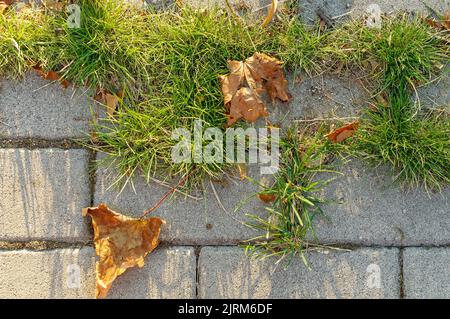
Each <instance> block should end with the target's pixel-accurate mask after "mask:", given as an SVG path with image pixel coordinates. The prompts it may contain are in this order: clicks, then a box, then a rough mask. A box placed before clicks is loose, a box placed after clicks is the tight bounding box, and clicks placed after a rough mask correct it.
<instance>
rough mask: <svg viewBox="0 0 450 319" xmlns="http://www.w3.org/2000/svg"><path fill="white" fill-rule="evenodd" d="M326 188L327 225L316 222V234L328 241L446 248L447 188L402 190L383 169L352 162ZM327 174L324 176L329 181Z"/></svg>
mask: <svg viewBox="0 0 450 319" xmlns="http://www.w3.org/2000/svg"><path fill="white" fill-rule="evenodd" d="M340 171H341V172H342V175H340V176H339V175H338V176H337V177H336V176H335V177H336V179H335V180H334V181H333V182H331V184H329V185H328V186H327V187H326V189H325V191H324V196H325V197H326V198H328V199H330V200H333V201H334V203H331V204H329V205H326V206H324V207H323V208H324V211H325V214H326V215H327V216H328V217H329V219H330V220H331V223H329V222H326V221H324V220H319V221H318V222H317V225H316V234H317V236H318V238H319V239H320V240H321V241H322V242H326V243H353V244H363V245H444V244H450V218H449V217H450V202H449V198H450V188H449V187H446V188H445V189H444V190H443V191H442V193H431V192H430V193H427V192H426V191H425V190H423V189H419V188H415V189H404V188H402V187H401V186H400V185H398V184H394V183H393V182H392V177H391V176H392V175H391V174H390V173H389V171H388V170H387V169H386V168H378V169H374V168H370V167H369V166H368V165H367V164H366V163H361V162H359V161H356V160H354V161H352V162H350V163H348V164H346V165H344V166H343V167H341V168H340ZM329 177H330V176H328V177H327V178H329Z"/></svg>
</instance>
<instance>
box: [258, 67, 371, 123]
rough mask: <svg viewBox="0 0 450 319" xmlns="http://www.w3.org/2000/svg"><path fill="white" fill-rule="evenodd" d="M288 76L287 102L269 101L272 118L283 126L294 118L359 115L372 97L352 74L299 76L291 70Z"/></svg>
mask: <svg viewBox="0 0 450 319" xmlns="http://www.w3.org/2000/svg"><path fill="white" fill-rule="evenodd" d="M287 78H288V80H289V82H290V83H291V84H290V85H289V92H290V93H291V95H292V100H291V101H290V102H289V103H288V104H286V103H282V102H277V103H275V104H273V105H272V104H271V103H270V102H269V103H267V105H268V109H269V118H268V119H269V121H270V122H272V123H278V124H280V125H281V126H282V127H291V126H292V121H294V120H297V119H304V118H307V119H313V118H333V117H339V118H342V117H356V116H359V115H360V113H361V110H362V109H363V108H364V106H365V105H367V101H369V100H370V96H369V95H368V93H367V91H366V90H365V89H364V88H363V86H362V84H361V83H358V82H355V78H354V76H352V75H350V74H346V75H344V76H338V75H334V74H326V75H320V76H316V77H310V76H308V75H305V74H300V75H299V77H297V79H296V78H294V75H293V74H288V75H287ZM296 81H300V83H296Z"/></svg>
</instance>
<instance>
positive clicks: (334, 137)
mask: <svg viewBox="0 0 450 319" xmlns="http://www.w3.org/2000/svg"><path fill="white" fill-rule="evenodd" d="M358 127H359V122H353V123H350V124H347V125H345V126H342V127H340V128H338V129H336V130H334V131H333V132H331V133H329V134H327V135H325V136H326V137H327V138H328V139H329V140H330V141H331V142H333V143H340V142H342V141H344V140H346V139H347V138H349V137H350V136H352V135H353V134H354V133H355V131H356V130H357V129H358Z"/></svg>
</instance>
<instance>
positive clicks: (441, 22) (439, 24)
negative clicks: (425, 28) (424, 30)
mask: <svg viewBox="0 0 450 319" xmlns="http://www.w3.org/2000/svg"><path fill="white" fill-rule="evenodd" d="M425 21H426V23H428V25H429V26H430V27H432V28H435V29H439V30H447V31H450V11H446V12H445V14H444V15H442V16H441V15H439V19H438V20H436V19H434V18H426V19H425Z"/></svg>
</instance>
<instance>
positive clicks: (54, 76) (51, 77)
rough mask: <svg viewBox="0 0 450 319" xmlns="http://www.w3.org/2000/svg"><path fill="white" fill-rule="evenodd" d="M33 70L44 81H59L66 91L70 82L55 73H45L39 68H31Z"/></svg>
mask: <svg viewBox="0 0 450 319" xmlns="http://www.w3.org/2000/svg"><path fill="white" fill-rule="evenodd" d="M33 69H34V70H35V71H36V72H37V74H39V76H40V77H42V78H43V79H45V80H49V81H59V83H60V84H61V86H62V87H63V88H64V89H67V88H68V87H69V85H70V82H69V81H67V80H65V79H62V78H61V77H60V76H59V74H58V73H57V72H56V71H48V72H45V71H44V70H43V69H42V68H41V67H40V66H33Z"/></svg>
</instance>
